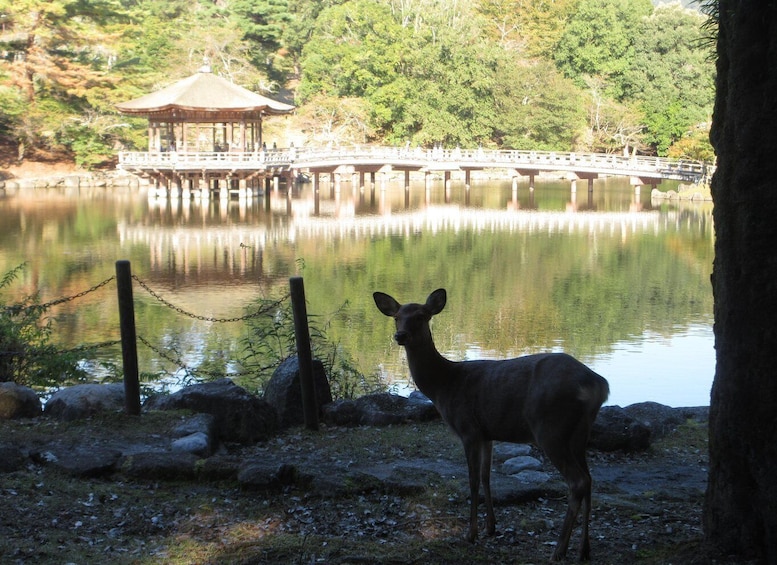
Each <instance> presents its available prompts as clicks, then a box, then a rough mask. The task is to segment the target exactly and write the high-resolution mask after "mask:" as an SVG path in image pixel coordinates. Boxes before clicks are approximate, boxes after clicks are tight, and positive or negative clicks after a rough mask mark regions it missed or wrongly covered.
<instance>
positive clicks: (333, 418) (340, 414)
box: [324, 392, 440, 426]
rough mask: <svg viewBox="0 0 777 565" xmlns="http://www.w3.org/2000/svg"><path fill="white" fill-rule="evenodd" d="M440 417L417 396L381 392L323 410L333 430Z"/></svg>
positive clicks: (427, 403)
mask: <svg viewBox="0 0 777 565" xmlns="http://www.w3.org/2000/svg"><path fill="white" fill-rule="evenodd" d="M439 417H440V414H439V412H437V409H436V408H435V407H434V404H432V402H431V401H430V400H429V399H428V398H426V397H424V396H423V395H420V394H413V395H411V396H410V397H404V396H400V395H398V394H391V393H388V392H380V393H376V394H368V395H366V396H361V397H359V398H357V399H355V400H338V401H337V402H333V403H331V404H329V405H327V406H325V407H324V422H325V423H327V424H330V425H334V426H389V425H394V424H405V423H407V422H426V421H429V420H434V419H436V418H439Z"/></svg>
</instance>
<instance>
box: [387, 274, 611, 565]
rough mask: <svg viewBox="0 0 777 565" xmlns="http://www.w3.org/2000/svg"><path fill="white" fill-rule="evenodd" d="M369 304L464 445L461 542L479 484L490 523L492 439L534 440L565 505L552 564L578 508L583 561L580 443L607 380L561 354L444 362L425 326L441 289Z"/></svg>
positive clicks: (587, 492) (585, 476)
mask: <svg viewBox="0 0 777 565" xmlns="http://www.w3.org/2000/svg"><path fill="white" fill-rule="evenodd" d="M373 297H374V299H375V304H376V305H377V306H378V310H380V311H381V312H382V313H383V314H385V315H386V316H390V317H392V318H394V321H395V322H396V330H397V331H396V333H395V334H394V339H396V341H397V343H398V344H399V345H402V346H404V347H405V351H406V353H407V362H408V366H409V367H410V374H411V376H412V377H413V380H414V381H415V384H416V386H418V388H419V389H420V390H421V392H422V393H424V394H425V395H426V396H428V397H429V398H430V399H431V400H432V402H434V405H435V406H436V407H437V410H438V411H439V412H440V414H441V415H442V418H443V420H445V422H446V423H447V424H448V426H450V427H451V428H452V429H453V431H454V432H456V434H457V435H458V436H459V438H460V439H461V442H462V443H463V444H464V452H465V454H466V457H467V467H468V469H469V488H470V517H469V533H468V535H467V539H468V540H469V541H470V542H474V541H475V539H476V538H477V534H478V509H477V507H478V501H479V489H480V483H481V481H482V483H483V490H484V495H485V503H486V531H487V533H488V534H489V535H493V534H494V532H495V529H496V518H495V517H494V507H493V503H492V500H491V486H490V478H491V448H492V445H493V442H494V441H507V442H515V443H524V442H533V443H534V444H536V445H537V446H538V447H540V448H541V449H542V450H543V451H544V452H545V454H546V455H547V457H548V458H549V459H550V460H551V461H552V462H553V464H554V465H555V466H556V467H557V468H558V470H559V471H560V472H561V474H562V476H563V477H564V479H565V480H566V482H567V485H568V486H569V496H568V506H567V513H566V517H565V518H564V524H563V526H562V528H561V535H560V536H559V540H558V544H557V545H556V549H555V551H554V552H553V560H554V561H558V560H561V559H563V558H564V556H565V555H566V551H567V547H568V545H569V537H570V535H571V533H572V528H573V527H574V525H575V522H576V520H577V516H578V514H579V513H580V510H581V508H582V519H583V532H582V538H581V540H580V553H579V557H580V560H581V561H583V560H587V559H589V556H590V551H591V548H590V542H589V539H588V522H589V519H590V514H591V474H590V473H589V471H588V462H587V461H586V457H585V450H586V444H587V443H588V436H589V432H590V430H591V425H592V424H593V421H594V419H595V418H596V414H597V413H598V412H599V408H600V407H601V405H602V403H604V401H605V400H607V396H608V395H609V386H608V384H607V381H606V380H605V379H604V378H603V377H601V376H600V375H598V374H596V373H595V372H593V371H592V370H591V369H589V368H588V367H586V366H585V365H583V364H582V363H581V362H580V361H578V360H576V359H575V358H574V357H571V356H569V355H566V354H564V353H543V354H536V355H526V356H524V357H517V358H515V359H507V360H501V361H494V360H480V361H459V362H456V361H451V360H449V359H446V358H445V357H443V356H442V355H440V353H439V352H438V351H437V348H436V347H435V345H434V342H433V340H432V333H431V330H430V329H429V321H430V320H431V318H432V316H434V315H435V314H439V313H440V311H442V309H443V308H444V307H445V302H446V299H447V298H446V292H445V289H442V288H441V289H438V290H435V291H434V292H433V293H431V294H430V295H429V297H428V298H427V299H426V303H425V304H412V303H411V304H404V305H401V304H399V302H397V301H396V300H395V299H394V298H392V297H391V296H389V295H388V294H384V293H382V292H376V293H374V294H373Z"/></svg>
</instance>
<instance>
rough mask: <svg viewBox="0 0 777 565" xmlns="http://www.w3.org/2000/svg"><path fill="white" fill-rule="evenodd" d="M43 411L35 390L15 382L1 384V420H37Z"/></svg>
mask: <svg viewBox="0 0 777 565" xmlns="http://www.w3.org/2000/svg"><path fill="white" fill-rule="evenodd" d="M42 411H43V410H42V408H41V405H40V399H39V398H38V395H37V394H35V391H34V390H32V389H31V388H29V387H26V386H22V385H19V384H16V383H13V382H6V383H0V420H12V419H16V418H35V417H37V416H40V414H41V412H42Z"/></svg>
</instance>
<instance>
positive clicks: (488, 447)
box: [480, 441, 496, 536]
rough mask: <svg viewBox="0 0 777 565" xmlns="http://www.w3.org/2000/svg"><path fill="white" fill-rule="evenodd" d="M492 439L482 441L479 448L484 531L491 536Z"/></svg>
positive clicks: (494, 519)
mask: <svg viewBox="0 0 777 565" xmlns="http://www.w3.org/2000/svg"><path fill="white" fill-rule="evenodd" d="M493 446H494V442H492V441H484V442H483V445H482V446H481V448H480V482H481V483H483V494H484V496H485V502H486V533H487V534H488V535H489V536H493V535H494V533H495V532H496V516H494V503H493V501H492V500H491V451H492V448H493Z"/></svg>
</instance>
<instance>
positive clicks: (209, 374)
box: [119, 335, 273, 378]
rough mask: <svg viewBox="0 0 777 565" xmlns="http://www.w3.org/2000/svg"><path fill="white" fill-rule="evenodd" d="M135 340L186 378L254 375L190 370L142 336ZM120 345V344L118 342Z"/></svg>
mask: <svg viewBox="0 0 777 565" xmlns="http://www.w3.org/2000/svg"><path fill="white" fill-rule="evenodd" d="M137 339H138V341H139V342H141V343H142V344H143V345H145V346H146V347H148V348H149V349H150V350H151V351H153V352H154V353H156V354H157V355H158V356H159V357H161V358H162V359H164V360H165V361H167V362H168V363H172V364H173V365H175V366H177V367H178V368H179V369H183V371H184V372H185V373H186V375H187V376H190V375H202V376H205V377H229V378H233V377H251V376H255V375H256V371H252V372H250V373H248V372H240V373H229V374H226V373H215V372H212V371H203V370H202V369H192V368H191V367H187V366H186V364H185V363H184V362H183V360H181V359H180V358H176V357H173V356H172V355H170V354H169V353H168V352H167V351H163V350H162V349H160V348H159V347H157V346H155V345H153V344H152V343H151V342H149V341H148V340H147V339H146V338H144V337H143V336H140V335H139V336H137ZM119 343H121V342H119ZM272 368H273V366H272V365H271V366H268V367H264V368H263V369H259V371H263V370H267V369H272Z"/></svg>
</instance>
